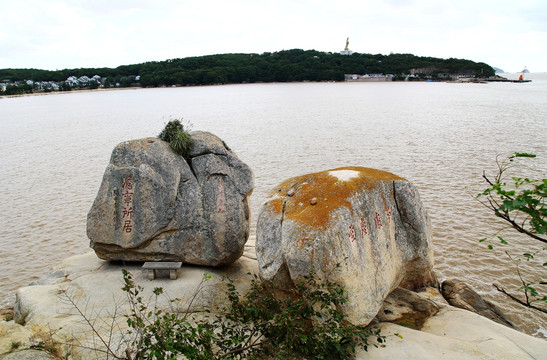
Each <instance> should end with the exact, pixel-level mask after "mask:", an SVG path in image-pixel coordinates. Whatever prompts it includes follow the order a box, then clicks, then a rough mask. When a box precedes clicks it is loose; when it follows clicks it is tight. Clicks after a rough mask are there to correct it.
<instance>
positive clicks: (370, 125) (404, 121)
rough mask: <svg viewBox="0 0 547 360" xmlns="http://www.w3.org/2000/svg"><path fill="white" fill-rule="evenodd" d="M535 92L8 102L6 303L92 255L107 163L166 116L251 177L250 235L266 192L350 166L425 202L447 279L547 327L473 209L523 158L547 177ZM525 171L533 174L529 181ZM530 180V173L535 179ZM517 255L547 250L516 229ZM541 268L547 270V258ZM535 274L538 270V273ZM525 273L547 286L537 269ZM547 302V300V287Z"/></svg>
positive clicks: (2, 228) (117, 96)
mask: <svg viewBox="0 0 547 360" xmlns="http://www.w3.org/2000/svg"><path fill="white" fill-rule="evenodd" d="M530 78H531V79H532V80H533V81H532V82H531V83H525V84H512V83H499V84H455V83H294V84H245V85H225V86H207V87H187V88H169V89H137V90H124V91H108V92H106V91H105V92H101V91H96V92H77V93H66V94H54V95H48V96H30V97H18V98H2V99H0V129H1V131H0V169H1V171H0V184H1V187H0V305H1V306H5V305H8V304H10V303H12V302H13V300H14V292H15V290H16V289H17V288H19V287H21V286H25V285H27V284H28V283H30V282H31V281H33V280H36V279H37V278H38V277H40V276H41V275H43V274H44V273H46V272H47V271H48V269H49V268H50V267H51V266H53V265H55V264H56V263H58V262H59V261H61V260H63V259H64V258H66V257H68V256H70V255H72V254H80V253H83V252H85V251H89V241H88V239H87V237H86V215H87V212H88V211H89V208H90V207H91V204H92V202H93V200H94V198H95V196H96V194H97V191H98V188H99V185H100V182H101V179H102V175H103V172H104V170H105V168H106V165H107V164H108V161H109V158H110V153H111V151H112V149H113V148H114V146H115V145H117V144H118V143H119V142H121V141H125V140H129V139H135V138H141V137H147V136H155V135H157V134H158V133H159V132H160V131H161V130H162V128H163V126H164V124H165V123H166V122H167V121H168V120H169V119H170V118H183V122H187V123H191V126H192V127H193V128H194V129H196V130H205V131H210V132H212V133H215V134H216V135H218V136H220V137H221V138H222V139H223V140H224V141H225V142H226V143H227V144H228V145H229V146H230V147H231V148H232V149H233V150H234V151H235V152H236V153H237V154H238V156H239V157H240V158H241V159H242V160H243V161H244V162H246V163H247V164H249V165H250V166H251V168H252V169H253V171H254V174H255V190H254V192H253V195H252V197H251V211H252V215H251V216H252V233H253V234H254V231H255V225H256V219H257V215H258V212H259V210H260V206H261V203H262V201H263V200H264V198H265V196H266V193H267V192H268V190H270V189H271V188H272V187H274V186H276V185H277V184H279V183H281V182H282V181H283V180H285V179H288V178H290V177H293V176H298V175H302V174H306V173H311V172H317V171H321V170H327V169H333V168H337V167H342V166H363V167H370V168H377V169H381V170H385V171H389V172H392V173H394V174H396V175H399V176H401V177H404V178H406V179H408V180H410V181H412V182H413V183H414V184H415V185H416V186H417V188H418V189H419V191H420V195H421V197H422V200H423V202H424V203H425V205H426V208H427V209H428V212H429V215H430V217H431V222H432V231H433V239H434V246H435V258H436V260H435V262H436V265H435V268H436V272H437V274H438V276H439V278H440V279H441V280H442V279H447V278H458V279H461V280H464V281H465V282H467V283H468V284H469V285H471V286H472V287H473V288H474V289H476V290H477V291H478V292H479V293H481V294H482V295H483V296H485V297H486V298H487V299H489V300H491V301H494V302H495V303H497V304H498V305H499V306H500V307H501V308H502V309H504V310H505V311H506V313H507V315H508V316H509V318H510V319H511V320H512V321H513V322H514V323H515V324H516V325H517V326H518V327H519V328H520V329H521V330H523V331H525V332H527V333H529V334H533V335H535V336H538V337H546V336H547V317H546V316H545V315H544V314H541V313H537V312H534V311H529V310H524V309H523V308H521V307H520V306H518V305H516V304H515V303H513V302H512V301H509V300H507V299H506V298H504V297H503V296H501V295H500V294H498V293H497V291H496V290H495V289H494V288H493V287H492V283H497V284H500V285H501V286H504V287H506V288H518V287H519V282H518V278H517V277H516V270H515V266H514V264H513V263H512V262H511V260H510V259H508V257H507V256H506V254H505V253H504V251H505V249H506V248H505V247H502V246H499V245H498V244H497V243H494V245H496V246H495V248H494V250H493V251H489V250H488V249H486V246H485V244H479V242H478V240H479V239H481V238H483V237H486V236H490V235H493V234H495V233H496V232H497V231H498V230H499V229H500V227H501V226H502V225H503V224H501V223H500V222H499V221H496V219H495V218H494V217H493V216H492V214H490V213H489V212H488V211H487V210H486V209H485V208H484V207H482V206H481V205H480V204H479V203H478V202H477V201H476V200H475V199H474V195H476V194H477V193H478V192H479V191H481V189H483V188H484V184H483V183H481V174H482V172H483V170H486V171H488V172H490V173H492V172H493V171H495V158H496V156H497V155H499V154H507V153H510V152H513V151H520V152H531V153H535V154H537V155H538V157H537V158H536V159H534V160H532V162H530V164H531V165H533V167H534V168H535V169H536V171H535V172H531V174H532V175H534V176H536V177H542V178H545V174H546V173H547V141H546V139H547V136H546V135H547V75H546V74H531V75H530ZM527 171H528V170H527ZM530 171H531V170H530ZM505 237H506V238H507V239H509V240H510V244H511V245H512V247H507V249H508V250H509V251H510V252H511V253H512V254H513V253H514V254H518V253H519V252H520V253H522V252H523V251H522V250H523V249H526V251H528V252H530V251H535V250H537V249H538V248H539V246H538V245H537V244H536V243H534V242H533V241H530V240H529V239H528V238H526V237H525V236H520V235H518V234H515V233H514V232H507V233H506V235H505ZM537 260H538V262H541V263H543V262H547V259H546V256H545V253H542V254H540V255H539V256H538V259H537ZM536 265H537V264H536ZM523 271H524V273H525V274H526V275H527V276H532V277H537V278H540V277H542V278H545V277H546V276H545V275H546V274H545V270H543V269H542V268H541V266H539V267H538V266H525V268H524V269H523ZM544 291H545V292H547V289H544Z"/></svg>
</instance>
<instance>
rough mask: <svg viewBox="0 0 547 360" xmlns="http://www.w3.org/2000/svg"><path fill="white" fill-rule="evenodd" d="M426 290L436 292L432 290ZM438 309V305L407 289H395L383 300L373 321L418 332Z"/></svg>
mask: <svg viewBox="0 0 547 360" xmlns="http://www.w3.org/2000/svg"><path fill="white" fill-rule="evenodd" d="M428 290H429V291H436V289H433V288H428ZM439 295H440V294H439ZM441 298H442V297H441ZM436 300H437V301H438V300H439V298H438V297H437V298H436ZM441 304H442V303H441ZM439 309H440V305H439V304H438V303H437V302H436V301H434V300H433V299H430V298H428V297H426V296H421V295H419V294H417V293H415V292H413V291H410V290H407V289H403V288H397V289H395V290H393V291H392V292H391V293H390V294H389V295H388V297H387V298H386V299H385V300H384V303H383V304H382V307H381V308H380V311H379V312H378V314H377V315H376V318H375V319H374V320H375V321H380V322H391V323H394V324H398V325H403V326H406V327H409V328H411V329H416V330H420V329H421V328H422V326H423V324H424V322H425V320H427V319H428V318H430V317H431V316H433V315H435V314H436V313H437V312H438V311H439Z"/></svg>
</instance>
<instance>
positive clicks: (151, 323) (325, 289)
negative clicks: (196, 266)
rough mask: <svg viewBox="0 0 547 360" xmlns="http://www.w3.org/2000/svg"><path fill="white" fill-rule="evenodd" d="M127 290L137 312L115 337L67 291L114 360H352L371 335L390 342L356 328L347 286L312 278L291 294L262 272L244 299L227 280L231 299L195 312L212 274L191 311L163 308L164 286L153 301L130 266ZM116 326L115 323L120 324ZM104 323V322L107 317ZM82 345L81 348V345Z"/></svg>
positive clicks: (56, 349) (99, 347) (54, 346)
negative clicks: (347, 309)
mask: <svg viewBox="0 0 547 360" xmlns="http://www.w3.org/2000/svg"><path fill="white" fill-rule="evenodd" d="M122 273H123V280H124V286H123V288H122V290H123V292H124V293H125V294H126V296H127V301H128V304H129V312H128V313H127V314H126V315H124V317H125V319H126V323H127V325H128V328H127V329H124V330H121V329H119V328H118V327H114V326H113V325H111V329H110V336H109V337H103V336H101V334H100V332H99V331H98V329H97V328H96V326H97V325H96V324H97V319H93V318H90V317H88V316H87V315H86V314H85V309H81V308H80V307H79V306H78V304H77V303H76V302H75V300H74V298H73V297H72V296H71V295H70V294H69V292H68V291H66V290H64V291H62V294H63V296H64V297H65V298H66V301H67V303H68V304H70V305H72V306H73V307H74V308H75V309H76V310H77V312H78V313H79V314H80V316H81V317H82V318H83V319H84V322H85V323H86V324H87V325H88V326H90V327H91V328H92V330H93V333H94V334H95V336H96V344H97V347H96V348H93V349H92V350H93V351H95V353H96V354H99V353H100V354H104V355H106V357H107V358H113V359H125V360H140V359H178V358H180V356H184V358H185V359H189V360H210V359H234V360H235V359H309V360H320V359H333V360H336V359H350V358H352V357H353V356H354V355H355V349H356V347H357V346H360V347H362V348H364V349H365V350H367V348H368V342H369V338H370V337H373V338H374V339H375V341H376V343H375V344H374V346H378V345H377V344H382V343H384V342H385V337H384V336H383V335H381V333H380V330H373V329H372V328H370V327H365V326H358V325H352V324H350V323H349V322H347V321H346V316H345V315H344V314H343V313H342V312H341V311H340V310H339V307H340V305H342V304H344V303H346V302H347V301H348V300H347V298H346V295H345V292H344V289H343V288H342V287H341V286H340V285H338V284H335V283H332V282H326V283H321V282H319V281H317V280H316V278H315V277H314V276H313V275H310V276H306V277H305V278H304V279H303V280H301V281H298V282H296V283H295V286H294V287H293V288H291V289H286V290H287V291H285V292H284V293H283V294H280V293H277V292H276V290H274V289H275V287H274V286H273V284H272V282H269V281H261V280H259V278H258V276H257V275H254V278H253V280H252V281H251V287H250V290H249V291H248V292H247V293H246V294H245V295H243V296H242V295H240V294H239V292H238V290H237V289H236V286H235V284H234V283H233V282H232V280H230V279H228V278H224V280H223V282H224V285H225V288H226V292H225V296H226V298H227V301H226V302H225V303H222V304H218V306H217V308H216V309H199V308H197V309H195V308H194V304H193V302H194V300H196V297H197V296H198V294H199V293H200V292H203V291H206V288H207V286H208V285H207V281H208V280H210V279H211V275H205V276H204V277H203V279H202V280H201V283H200V285H199V286H198V289H197V290H196V292H195V293H194V295H193V296H192V297H191V299H190V302H189V303H188V306H187V308H185V309H180V308H177V307H176V306H175V305H174V304H175V303H176V302H177V301H178V299H171V300H170V301H169V302H170V303H171V304H172V306H171V307H170V308H167V309H166V308H161V307H159V306H158V303H159V302H160V301H159V299H160V297H167V296H168V295H167V294H165V293H164V290H163V288H161V287H156V288H154V290H153V294H152V297H151V298H150V299H148V300H146V298H145V297H144V295H143V294H144V288H143V287H142V286H140V285H138V284H137V283H136V282H135V280H134V278H133V275H132V274H131V273H130V272H129V271H127V270H125V269H123V270H122ZM112 321H113V322H112V323H114V322H115V319H113V320H112ZM103 322H104V320H103ZM116 331H121V332H122V333H121V334H120V335H121V338H122V339H123V343H124V344H126V345H127V347H125V348H121V349H120V347H118V346H116V345H114V344H113V342H112V338H113V332H116ZM61 345H62V344H60V343H52V344H51V346H49V347H46V346H45V345H41V346H40V347H38V348H39V349H41V350H45V351H48V352H49V353H51V354H53V355H56V356H59V353H60V351H59V348H60V346H61ZM73 346H79V345H73Z"/></svg>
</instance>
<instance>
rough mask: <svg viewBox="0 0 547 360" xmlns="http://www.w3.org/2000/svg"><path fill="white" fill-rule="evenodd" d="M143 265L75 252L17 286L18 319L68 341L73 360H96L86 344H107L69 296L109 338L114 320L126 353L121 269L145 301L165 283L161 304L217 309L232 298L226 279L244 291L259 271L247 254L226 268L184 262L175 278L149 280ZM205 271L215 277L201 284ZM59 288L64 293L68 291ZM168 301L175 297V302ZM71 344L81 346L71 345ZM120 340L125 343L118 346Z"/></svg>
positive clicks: (39, 332)
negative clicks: (140, 289) (31, 281)
mask: <svg viewBox="0 0 547 360" xmlns="http://www.w3.org/2000/svg"><path fill="white" fill-rule="evenodd" d="M141 265H142V264H141V263H130V264H127V263H126V264H125V265H122V264H121V263H117V262H111V261H104V260H101V259H98V258H97V256H96V255H95V254H94V253H93V252H89V253H86V254H83V255H76V256H72V257H70V258H68V259H66V260H64V261H63V262H62V263H61V264H59V265H58V266H57V267H56V268H54V269H53V270H52V271H51V272H50V273H49V274H46V275H44V276H43V277H41V278H40V279H39V280H38V281H36V282H34V285H32V286H28V287H24V288H21V289H18V290H17V293H16V303H15V306H14V311H15V321H16V322H17V323H19V324H23V325H24V328H25V329H28V330H31V331H32V332H33V333H34V335H35V337H38V338H42V339H44V338H46V337H47V336H50V335H52V339H53V341H54V342H56V343H57V344H65V345H64V346H61V351H63V352H65V353H67V354H68V353H70V354H71V356H72V357H71V358H72V359H95V358H96V353H95V352H94V351H92V350H89V349H86V348H85V347H86V346H87V347H91V348H99V349H103V346H102V345H101V343H100V341H99V339H98V338H97V336H95V335H94V334H93V332H92V331H91V328H90V327H89V326H88V325H87V324H86V323H85V322H84V321H83V318H82V317H81V316H80V315H79V314H78V312H77V311H76V309H75V308H74V306H72V305H71V304H70V302H69V301H68V298H67V296H66V295H68V296H70V297H71V298H72V300H73V301H74V302H75V303H76V304H77V305H78V306H79V307H80V309H81V310H82V311H83V312H84V313H85V314H86V316H87V317H89V319H90V320H91V321H93V323H94V324H95V327H96V330H97V331H98V332H99V333H100V334H101V336H103V337H104V338H105V339H108V338H109V336H110V335H109V332H110V328H111V325H112V324H114V325H113V326H114V334H113V335H112V340H111V342H112V347H113V348H115V349H119V353H120V354H123V352H124V350H125V346H127V344H125V343H124V342H123V335H124V332H123V331H124V330H126V329H127V323H126V318H125V317H124V315H125V314H128V313H129V303H128V301H127V300H126V299H127V296H126V294H125V293H124V292H123V291H122V287H123V286H124V283H123V277H122V272H121V269H122V268H123V269H127V270H128V271H129V272H131V273H132V274H133V279H134V280H135V282H136V283H137V284H138V285H140V286H142V287H143V288H144V291H143V292H141V296H142V298H143V299H145V300H146V299H152V298H153V296H152V293H153V290H154V288H156V287H162V288H163V290H164V293H165V294H167V295H168V297H169V298H167V297H166V296H161V297H159V298H158V300H159V301H158V303H157V305H158V307H160V308H164V309H167V308H169V309H172V308H173V307H175V308H177V309H181V310H183V311H190V312H192V311H198V310H204V309H209V310H211V311H212V312H214V311H215V309H216V308H217V307H216V306H217V305H219V304H226V303H227V302H228V299H227V297H226V284H225V282H224V281H223V280H222V279H223V277H225V276H226V277H229V278H230V279H231V280H232V281H233V282H234V285H235V286H236V288H237V289H238V291H239V292H240V293H242V294H244V293H245V292H247V291H248V289H249V287H250V282H251V279H252V278H253V275H252V274H257V267H256V260H254V259H250V258H249V257H247V256H246V255H244V256H242V257H241V258H240V259H239V260H238V261H236V262H235V263H233V264H231V265H228V266H224V267H222V268H216V267H203V266H191V265H185V266H183V267H182V268H181V269H180V270H179V276H178V279H176V280H170V279H169V276H162V277H158V278H157V279H156V280H153V281H150V280H148V277H147V274H146V272H145V271H144V270H142V268H141ZM205 275H211V278H210V279H208V280H206V281H205V283H204V284H202V281H203V280H204V276H205ZM201 285H204V286H201ZM200 286H201V290H200V291H199V292H198V289H200ZM61 289H64V290H65V291H66V295H65V294H64V293H63V291H61ZM196 293H197V296H196V297H195V298H193V297H194V295H195V294H196ZM169 299H176V301H175V302H173V303H171V302H170V301H169ZM146 301H147V300H146ZM73 344H74V345H78V346H71V345H73ZM118 344H121V345H122V346H121V347H120V348H118ZM124 344H125V345H124Z"/></svg>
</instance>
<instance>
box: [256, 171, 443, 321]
mask: <svg viewBox="0 0 547 360" xmlns="http://www.w3.org/2000/svg"><path fill="white" fill-rule="evenodd" d="M256 253H257V259H258V265H259V271H260V274H261V276H262V277H263V278H265V279H276V280H279V281H282V282H287V281H290V280H296V279H298V278H300V277H302V276H305V275H307V274H310V273H311V272H312V271H314V272H315V273H316V274H317V275H318V276H319V277H321V278H325V279H329V280H330V281H333V282H335V283H338V284H340V285H342V286H343V287H344V288H345V289H346V292H347V296H348V299H349V303H348V304H346V305H345V306H344V308H343V311H344V312H345V313H346V315H347V316H348V320H349V321H351V322H353V323H355V324H368V323H369V322H370V321H371V320H372V319H373V318H374V317H375V316H376V314H377V313H378V310H379V309H380V307H381V306H382V302H383V301H384V299H385V298H386V297H387V295H388V294H389V293H390V292H391V291H393V290H394V289H395V288H396V287H398V286H399V285H401V286H403V287H406V288H415V287H420V286H423V285H424V284H426V283H428V282H431V281H433V279H434V277H433V274H432V270H431V269H432V267H433V248H432V244H431V235H430V225H429V218H428V216H427V213H426V211H425V209H424V207H423V205H422V203H421V201H420V198H419V195H418V192H417V190H416V189H415V188H414V187H413V186H412V184H410V183H409V182H408V181H406V180H405V179H403V178H401V177H398V176H396V175H393V174H391V173H388V172H384V171H380V170H375V169H368V168H362V167H345V168H339V169H335V170H330V171H323V172H319V173H314V174H308V175H303V176H299V177H295V178H292V179H289V180H286V181H284V182H283V183H281V184H280V185H279V186H277V187H276V188H274V189H273V190H271V191H270V193H269V197H268V199H267V200H266V202H265V203H264V205H263V207H262V210H261V212H260V215H259V218H258V224H257V240H256Z"/></svg>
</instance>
